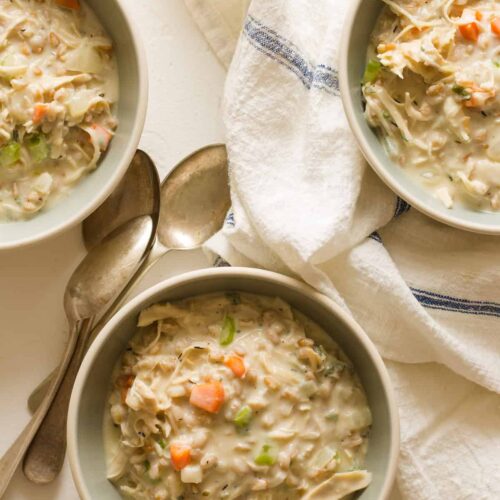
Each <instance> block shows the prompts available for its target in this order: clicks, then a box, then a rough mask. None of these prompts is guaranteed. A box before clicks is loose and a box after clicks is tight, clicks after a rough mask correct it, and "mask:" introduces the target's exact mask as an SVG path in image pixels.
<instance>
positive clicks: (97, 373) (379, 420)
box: [68, 268, 399, 500]
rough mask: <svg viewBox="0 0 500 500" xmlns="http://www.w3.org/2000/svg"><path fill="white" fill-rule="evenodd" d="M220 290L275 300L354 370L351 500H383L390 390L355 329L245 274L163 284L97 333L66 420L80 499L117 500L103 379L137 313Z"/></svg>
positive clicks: (390, 467)
mask: <svg viewBox="0 0 500 500" xmlns="http://www.w3.org/2000/svg"><path fill="white" fill-rule="evenodd" d="M222 291H244V292H251V293H257V294H263V295H271V296H279V297H281V298H283V299H284V300H285V301H287V302H288V303H289V304H291V305H292V306H293V307H294V308H296V309H297V310H299V311H301V312H302V313H304V314H305V315H307V316H308V317H310V318H311V319H313V320H314V321H316V322H317V323H318V324H319V325H320V326H322V327H323V328H324V329H325V331H326V332H327V333H329V334H330V335H331V336H332V338H333V339H334V340H335V341H336V342H338V344H339V345H340V347H341V348H342V349H343V350H344V352H345V353H346V354H347V356H348V357H349V358H350V359H351V360H352V362H353V363H354V366H355V370H356V371H357V373H358V374H359V376H360V378H361V382H362V384H363V386H364V388H365V390H366V393H367V396H368V402H369V404H370V407H371V410H372V413H373V428H372V432H371V438H370V443H369V449H368V454H367V458H366V467H367V468H368V469H369V470H370V471H371V472H372V473H373V482H372V483H371V484H370V486H369V487H368V488H367V489H366V490H365V491H363V492H362V494H361V495H360V496H359V499H362V500H383V499H386V498H387V497H388V495H389V492H390V489H391V485H392V483H393V480H394V476H395V473H396V465H397V456H398V449H399V421H398V412H397V408H396V405H395V402H394V397H393V393H392V388H391V383H390V381H389V377H388V375H387V372H386V369H385V366H384V364H383V362H382V359H381V358H380V356H379V354H378V352H377V350H376V349H375V347H374V345H373V344H372V343H371V341H370V340H369V339H368V337H367V336H366V334H365V333H364V332H363V330H362V329H361V328H360V327H359V326H358V325H357V324H356V323H355V322H354V321H353V320H352V319H351V318H350V317H349V316H348V315H347V314H346V313H345V312H344V311H343V310H342V309H341V308H340V307H339V306H338V305H336V304H335V303H333V302H332V301H331V300H330V299H328V298H327V297H325V296H324V295H321V294H319V293H317V292H315V291H314V290H313V289H312V288H310V287H309V286H307V285H305V284H303V283H301V282H299V281H296V280H294V279H291V278H288V277H285V276H282V275H280V274H275V273H271V272H268V271H261V270H255V269H249V268H218V269H206V270H202V271H195V272H191V273H187V274H184V275H181V276H178V277H176V278H173V279H169V280H167V281H164V282H163V283H160V284H159V285H156V286H154V287H153V288H151V289H149V290H147V291H145V292H144V293H142V294H141V295H139V296H138V297H136V298H135V299H134V300H133V301H132V302H130V303H128V304H127V305H126V306H125V307H123V308H122V309H121V310H120V311H119V312H118V313H117V314H116V316H114V317H113V319H112V320H111V321H110V322H109V323H108V324H107V325H106V327H105V328H104V329H103V331H102V332H101V333H100V334H99V336H98V338H97V339H96V341H95V342H94V344H93V345H92V346H91V348H90V350H89V352H88V353H87V355H86V357H85V360H84V362H83V364H82V367H81V369H80V371H79V373H78V377H77V379H76V383H75V386H74V390H73V394H72V397H71V403H70V409H69V417H68V456H69V461H70V465H71V470H72V473H73V478H74V480H75V484H76V487H77V489H78V492H79V494H80V496H81V498H82V499H84V500H95V499H99V500H113V499H119V498H120V495H119V493H118V491H117V490H116V489H115V488H114V486H113V485H112V484H111V483H110V482H109V481H108V480H107V479H106V466H105V453H104V442H103V418H104V412H105V411H107V394H108V390H109V387H110V380H111V372H112V370H113V367H114V365H115V364H116V362H117V360H118V359H119V357H120V355H121V354H122V353H123V352H124V350H125V349H126V347H127V343H128V341H129V340H130V338H131V337H132V336H133V334H134V333H135V331H136V322H137V317H138V314H139V312H140V311H141V310H142V309H144V308H145V307H148V306H150V305H151V304H154V303H156V302H161V301H169V300H177V299H181V298H186V297H190V296H194V295H198V294H204V293H210V292H222Z"/></svg>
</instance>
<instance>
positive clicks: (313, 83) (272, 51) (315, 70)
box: [244, 16, 340, 96]
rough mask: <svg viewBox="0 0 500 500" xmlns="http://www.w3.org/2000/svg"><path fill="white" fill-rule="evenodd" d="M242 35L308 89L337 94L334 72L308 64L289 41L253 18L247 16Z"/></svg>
mask: <svg viewBox="0 0 500 500" xmlns="http://www.w3.org/2000/svg"><path fill="white" fill-rule="evenodd" d="M244 33H245V35H246V36H247V39H248V41H249V42H250V43H251V44H252V45H253V46H254V47H255V48H256V49H257V50H259V51H260V52H262V53H263V54H266V55H267V56H268V57H270V58H271V59H273V60H275V61H276V62H277V63H279V64H281V65H282V66H285V67H286V68H287V69H289V70H290V71H292V73H294V74H295V75H296V76H297V77H298V78H299V79H300V81H301V82H302V83H303V84H304V86H305V87H306V88H307V89H308V90H309V89H311V88H312V87H314V88H319V89H323V90H325V91H326V92H329V93H331V94H333V95H337V96H339V95H340V90H339V79H338V72H337V70H336V69H334V68H331V67H330V66H326V65H324V64H318V65H314V64H312V63H309V62H308V61H307V60H306V59H305V58H304V57H303V56H302V55H301V54H300V52H299V50H298V49H297V47H296V46H295V45H294V44H293V43H292V42H290V41H289V40H286V39H285V38H283V37H282V36H281V35H279V34H278V33H277V32H276V31H274V30H272V29H271V28H269V27H267V26H265V25H264V24H262V23H261V22H260V21H257V20H256V19H255V18H254V17H252V16H248V17H247V21H246V22H245V27H244Z"/></svg>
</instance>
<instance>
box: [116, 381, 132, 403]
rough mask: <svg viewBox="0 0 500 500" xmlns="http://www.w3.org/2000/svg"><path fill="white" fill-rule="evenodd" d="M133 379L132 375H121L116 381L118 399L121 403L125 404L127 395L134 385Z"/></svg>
mask: <svg viewBox="0 0 500 500" xmlns="http://www.w3.org/2000/svg"><path fill="white" fill-rule="evenodd" d="M134 378H135V377H134V376H133V375H122V376H121V377H120V378H118V379H117V381H116V384H117V385H118V387H120V398H121V401H122V403H125V400H126V399H127V394H128V391H129V389H130V388H131V387H132V384H133V383H134Z"/></svg>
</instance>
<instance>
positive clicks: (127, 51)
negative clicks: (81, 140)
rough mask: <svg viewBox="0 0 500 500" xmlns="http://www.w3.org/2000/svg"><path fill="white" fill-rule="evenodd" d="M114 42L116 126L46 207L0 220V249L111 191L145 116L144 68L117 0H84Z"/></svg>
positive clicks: (63, 222) (35, 237) (67, 223)
mask: <svg viewBox="0 0 500 500" xmlns="http://www.w3.org/2000/svg"><path fill="white" fill-rule="evenodd" d="M87 3H88V5H89V6H90V8H91V9H92V10H93V11H94V12H95V13H96V15H97V17H98V18H99V21H100V22H101V23H102V25H103V26H104V28H105V29H106V31H107V32H108V34H109V36H110V37H111V38H112V40H113V43H114V50H115V54H116V57H117V60H118V70H119V79H120V89H119V90H120V98H119V101H118V105H117V108H116V113H117V116H118V120H119V126H118V129H117V131H116V135H115V137H114V138H113V141H112V142H111V145H110V147H109V150H108V151H107V153H106V155H105V156H104V157H103V158H102V160H101V161H100V163H99V166H98V168H97V169H96V170H95V171H94V172H92V173H91V174H90V175H88V176H87V177H85V178H84V179H82V181H81V182H79V183H78V184H77V185H76V186H74V188H73V189H72V190H71V192H70V193H69V194H68V195H67V196H65V197H64V198H63V199H61V200H59V201H58V202H57V203H55V204H54V205H53V206H52V207H50V208H48V209H46V210H43V211H41V212H40V213H38V214H37V215H35V216H34V217H33V218H31V219H29V220H26V221H16V222H7V223H1V224H0V250H1V249H5V248H14V247H19V246H22V245H27V244H31V243H34V242H36V241H40V240H42V239H44V238H47V237H49V236H52V235H55V234H57V233H59V232H61V231H63V230H65V229H67V228H69V227H71V226H73V225H76V224H77V223H79V222H81V221H82V220H83V219H84V218H85V217H86V216H87V215H89V214H90V213H91V212H93V211H94V210H95V209H96V208H97V207H98V206H99V205H100V204H101V203H102V202H103V201H104V200H105V199H106V198H107V196H108V195H109V194H110V193H111V191H113V189H114V188H115V186H116V185H117V184H118V182H119V181H120V179H121V178H122V176H123V175H124V174H125V172H126V170H127V167H128V165H129V163H130V161H131V160H132V157H133V155H134V153H135V150H136V148H137V145H138V144H139V139H140V137H141V133H142V129H143V127H144V119H145V116H146V108H147V100H148V70H147V63H146V56H145V53H144V50H143V47H142V42H141V39H140V37H139V35H138V33H137V30H136V28H135V27H134V24H133V22H132V20H131V18H130V16H129V15H128V14H127V13H126V12H125V9H124V7H123V3H124V2H122V1H121V0H106V1H105V2H103V1H102V0H87Z"/></svg>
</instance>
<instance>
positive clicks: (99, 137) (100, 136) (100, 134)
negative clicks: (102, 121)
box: [90, 123, 113, 151]
mask: <svg viewBox="0 0 500 500" xmlns="http://www.w3.org/2000/svg"><path fill="white" fill-rule="evenodd" d="M90 128H91V129H92V130H94V132H95V138H96V141H97V145H98V146H99V149H100V150H101V151H106V149H108V146H109V143H110V142H111V139H112V138H113V134H112V133H111V132H110V131H109V130H107V129H105V128H104V127H101V125H99V124H97V123H93V124H92V125H91V126H90Z"/></svg>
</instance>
